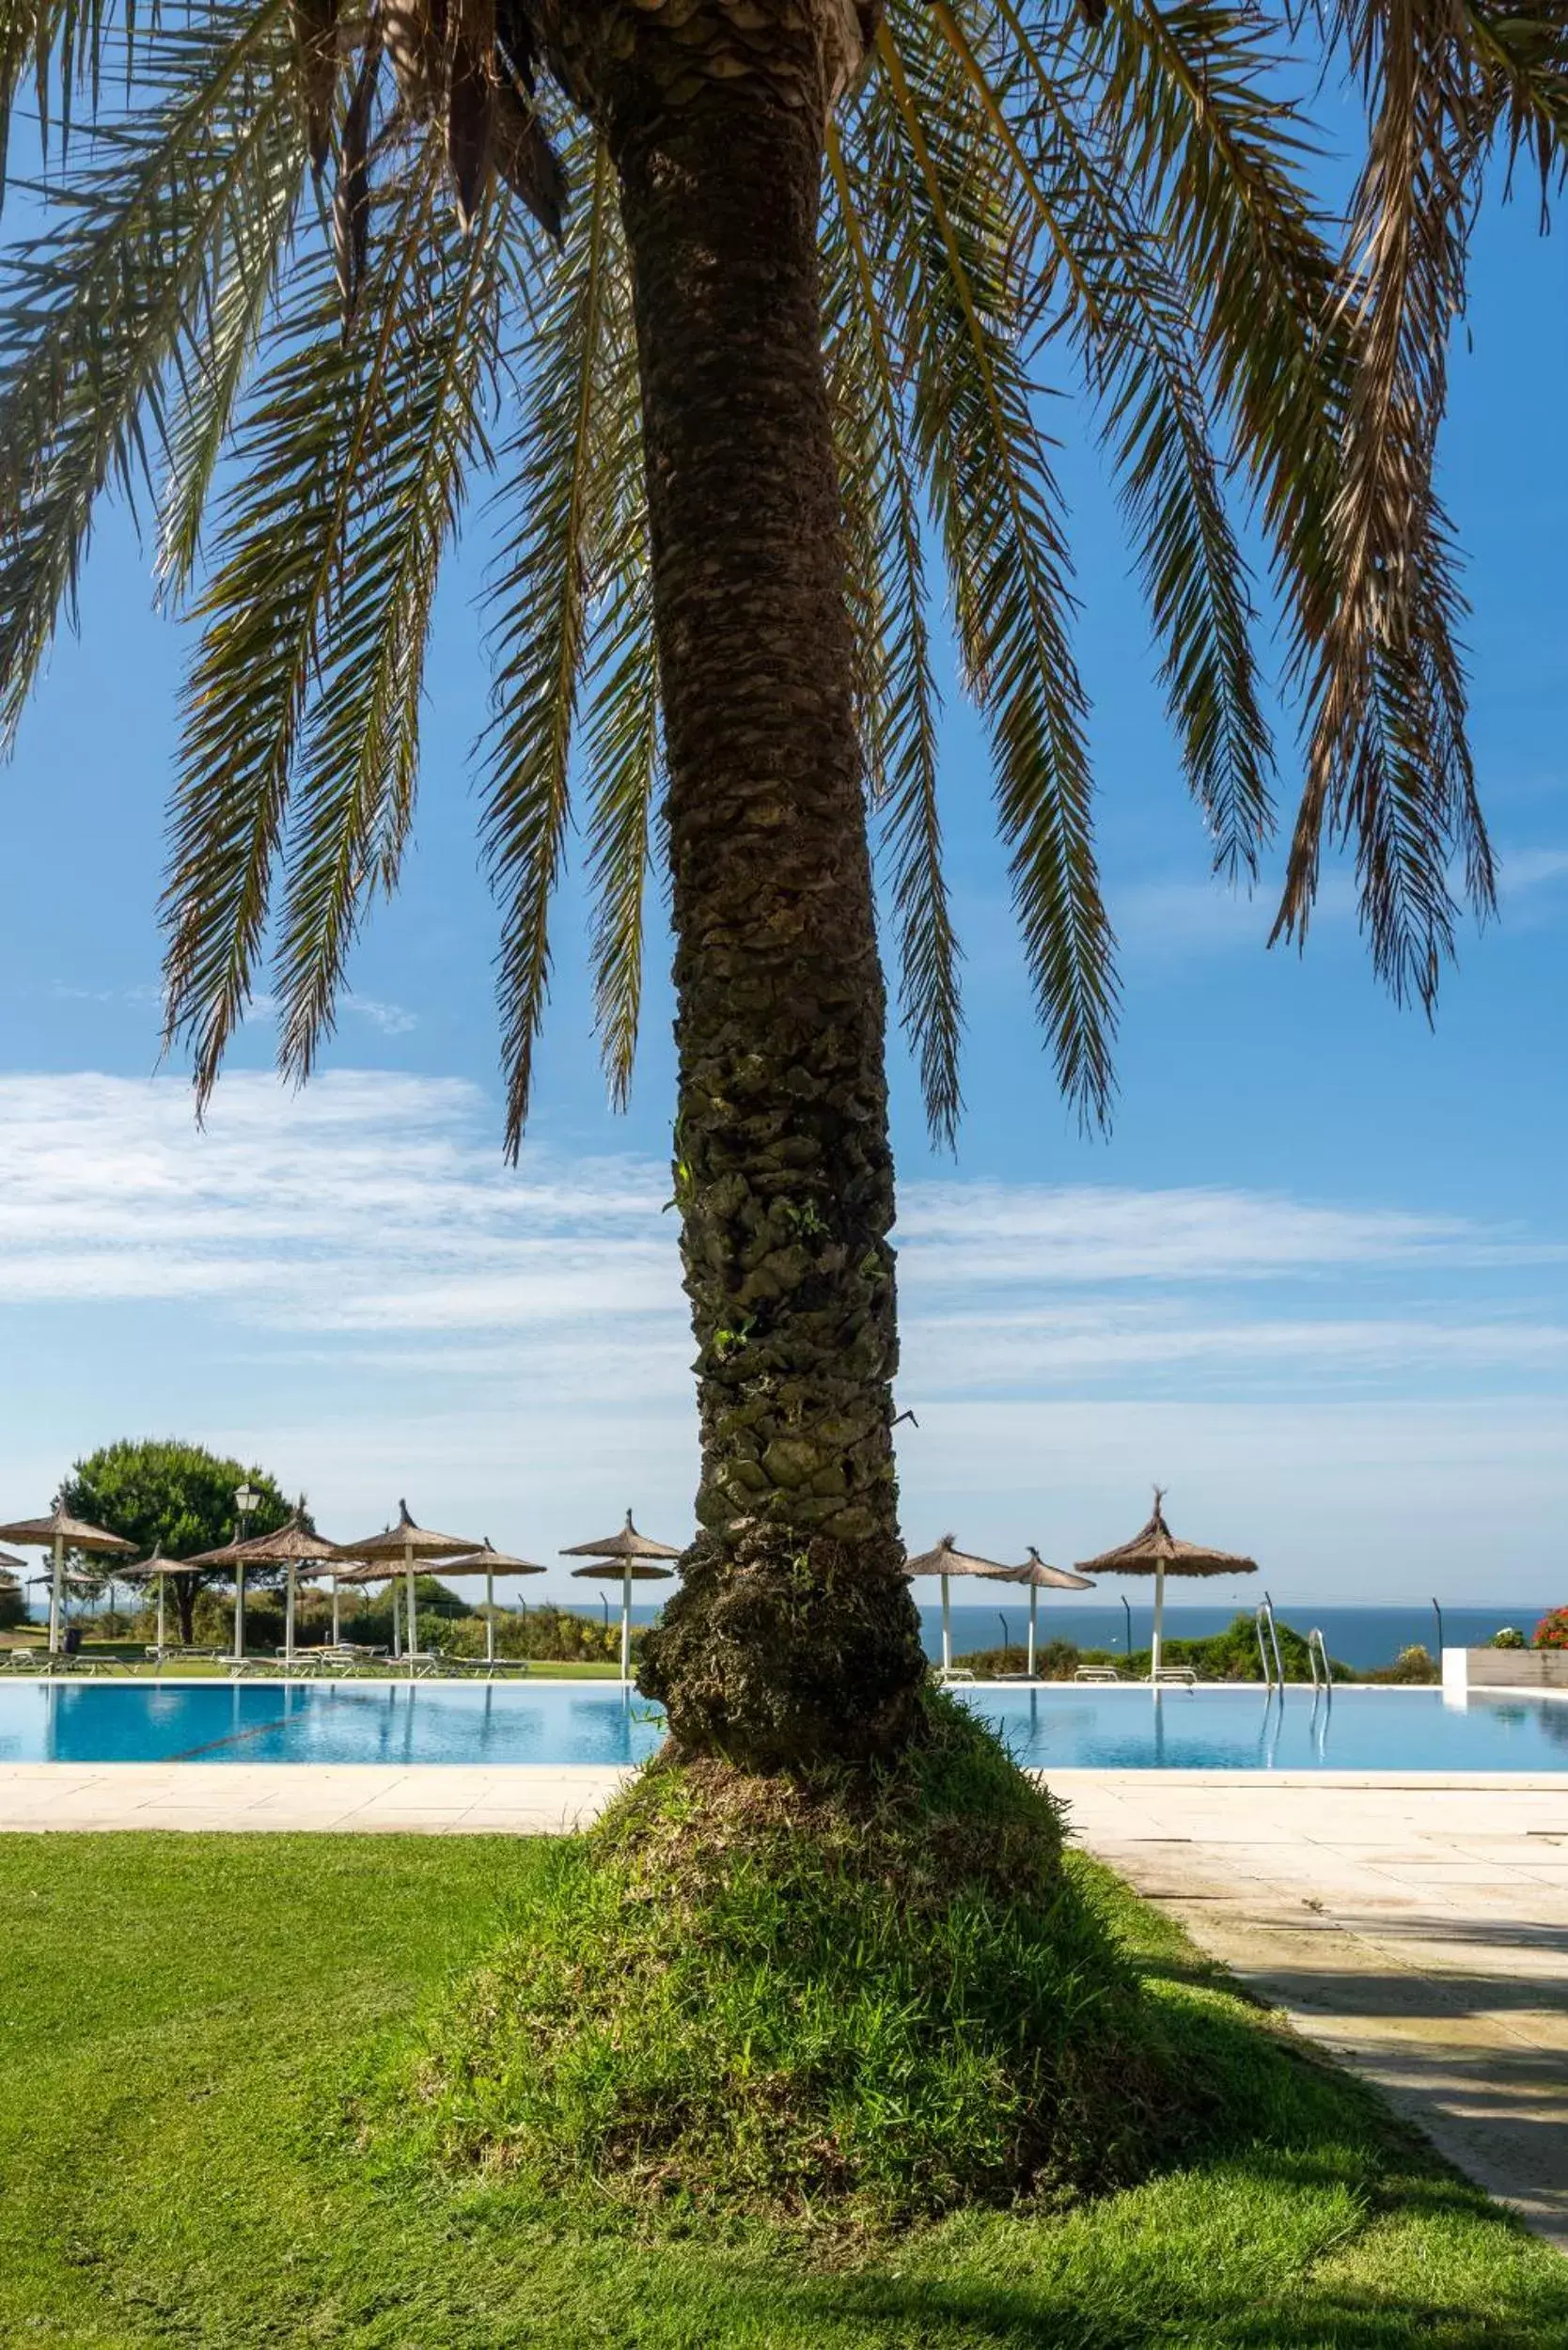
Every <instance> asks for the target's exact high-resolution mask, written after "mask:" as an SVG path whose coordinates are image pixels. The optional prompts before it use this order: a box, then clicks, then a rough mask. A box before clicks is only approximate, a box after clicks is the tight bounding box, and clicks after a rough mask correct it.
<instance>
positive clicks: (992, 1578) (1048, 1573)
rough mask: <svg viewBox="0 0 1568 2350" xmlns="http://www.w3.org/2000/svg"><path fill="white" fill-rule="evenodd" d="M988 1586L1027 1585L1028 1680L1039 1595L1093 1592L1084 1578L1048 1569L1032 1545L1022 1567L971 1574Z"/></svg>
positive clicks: (1061, 1569)
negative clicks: (1062, 1592)
mask: <svg viewBox="0 0 1568 2350" xmlns="http://www.w3.org/2000/svg"><path fill="white" fill-rule="evenodd" d="M974 1572H975V1573H976V1574H979V1575H982V1576H983V1577H984V1578H985V1580H986V1581H987V1582H988V1583H1027V1585H1028V1591H1029V1662H1028V1678H1029V1680H1031V1681H1032V1680H1033V1679H1034V1649H1035V1622H1036V1616H1037V1613H1038V1610H1039V1606H1040V1594H1041V1592H1042V1591H1091V1590H1093V1589H1094V1586H1093V1584H1092V1583H1091V1582H1090V1579H1089V1577H1088V1575H1074V1574H1072V1573H1070V1572H1069V1570H1068V1569H1067V1568H1066V1567H1048V1566H1047V1565H1046V1563H1045V1561H1044V1559H1043V1558H1042V1557H1041V1555H1040V1553H1039V1551H1038V1550H1036V1548H1035V1546H1034V1544H1033V1543H1030V1544H1029V1555H1028V1557H1027V1559H1025V1561H1024V1563H1023V1565H1022V1566H1021V1567H979V1568H976V1569H975V1570H974Z"/></svg>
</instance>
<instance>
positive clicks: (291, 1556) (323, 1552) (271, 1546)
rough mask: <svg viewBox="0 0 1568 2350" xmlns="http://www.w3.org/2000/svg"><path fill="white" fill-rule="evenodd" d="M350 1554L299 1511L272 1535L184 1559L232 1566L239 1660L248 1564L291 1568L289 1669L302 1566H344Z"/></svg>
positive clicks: (286, 1623) (286, 1625)
mask: <svg viewBox="0 0 1568 2350" xmlns="http://www.w3.org/2000/svg"><path fill="white" fill-rule="evenodd" d="M347 1555H348V1554H347V1553H345V1552H344V1551H343V1550H342V1549H340V1548H339V1546H338V1544H337V1543H329V1542H328V1541H327V1540H326V1539H325V1537H324V1536H323V1535H321V1534H314V1533H312V1532H311V1530H310V1528H308V1527H307V1526H306V1524H305V1522H304V1520H303V1519H302V1517H301V1516H300V1513H299V1512H298V1511H297V1510H296V1511H294V1512H293V1513H292V1515H291V1516H290V1517H289V1518H287V1519H286V1520H285V1522H284V1523H283V1525H281V1526H279V1527H277V1528H274V1531H273V1532H272V1533H271V1534H253V1535H251V1536H250V1537H249V1539H248V1540H247V1541H245V1542H243V1543H225V1544H224V1545H223V1547H222V1548H221V1549H220V1550H209V1551H205V1552H204V1553H203V1554H202V1556H201V1558H200V1559H186V1560H185V1561H183V1563H184V1564H185V1565H187V1566H203V1567H232V1568H233V1569H234V1571H235V1575H236V1586H235V1588H236V1591H237V1592H238V1594H239V1596H238V1597H237V1599H236V1602H235V1607H234V1654H235V1658H236V1661H238V1660H239V1659H240V1658H241V1657H243V1654H244V1637H243V1614H244V1595H243V1594H244V1573H245V1569H246V1568H247V1567H286V1568H287V1569H288V1586H287V1597H286V1598H285V1601H284V1607H283V1661H284V1669H285V1670H287V1669H288V1668H289V1667H290V1665H292V1663H293V1661H294V1605H295V1599H296V1595H297V1577H298V1575H299V1571H300V1569H301V1567H305V1568H306V1569H308V1570H311V1571H315V1570H318V1569H320V1568H321V1567H328V1566H331V1567H336V1566H339V1565H341V1563H342V1561H343V1559H344V1558H345V1557H346V1556H347Z"/></svg>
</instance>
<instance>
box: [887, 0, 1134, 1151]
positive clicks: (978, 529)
mask: <svg viewBox="0 0 1568 2350" xmlns="http://www.w3.org/2000/svg"><path fill="white" fill-rule="evenodd" d="M877 58H878V67H879V71H878V72H877V73H876V75H875V76H874V77H873V79H872V80H871V82H870V85H869V86H868V89H867V92H866V97H865V102H864V104H863V107H862V111H861V116H860V119H859V125H858V128H859V130H860V132H861V133H862V135H863V137H864V139H865V141H866V149H865V168H866V172H867V175H868V177H869V179H870V183H871V187H872V188H873V189H874V191H875V194H874V197H873V198H871V200H874V201H875V202H876V203H877V204H878V205H879V206H880V208H881V211H882V217H883V221H884V227H885V230H886V234H887V245H888V262H887V266H886V270H885V271H884V273H883V291H884V302H885V306H886V311H887V314H888V317H889V319H890V320H891V321H892V322H893V326H894V331H895V333H896V335H897V337H898V338H899V341H900V343H901V346H902V352H903V354H904V359H905V363H906V364H907V365H908V366H909V368H910V370H911V376H912V394H911V415H912V419H913V424H914V431H915V439H916V446H917V447H918V449H919V451H920V458H921V464H922V467H923V470H924V474H925V478H926V486H927V493H928V494H929V496H930V497H931V500H932V504H933V510H934V512H935V515H936V518H937V521H938V525H939V526H940V529H941V534H942V540H943V546H944V552H945V554H946V557H947V563H948V571H949V580H950V583H951V588H952V595H953V604H954V616H955V619H956V622H957V628H958V637H959V647H960V651H961V653H962V656H963V659H964V668H965V673H966V677H967V680H968V682H969V686H970V690H971V691H972V692H973V694H974V696H975V697H976V700H977V702H978V703H979V705H980V709H981V710H982V712H983V713H984V714H985V716H986V719H987V722H988V724H989V727H990V731H991V736H992V744H993V754H994V758H995V761H996V799H997V811H998V818H999V822H1000V824H1001V829H1002V833H1003V837H1004V839H1005V840H1006V842H1007V844H1008V846H1009V849H1010V851H1011V877H1012V886H1013V900H1014V905H1015V908H1016V911H1017V915H1018V919H1019V925H1020V929H1021V932H1022V935H1023V941H1024V949H1025V955H1026V958H1027V964H1028V968H1029V973H1030V977H1031V979H1032V981H1033V985H1034V992H1035V997H1036V1002H1037V1005H1038V1007H1039V1011H1040V1014H1041V1018H1042V1021H1043V1026H1044V1027H1045V1030H1046V1033H1047V1036H1048V1037H1049V1039H1050V1042H1051V1044H1052V1047H1053V1051H1054V1055H1055V1058H1056V1065H1057V1073H1058V1079H1059V1081H1060V1084H1061V1086H1062V1089H1063V1091H1064V1092H1065V1093H1066V1095H1067V1097H1068V1099H1069V1100H1070V1101H1072V1102H1074V1104H1075V1105H1077V1107H1078V1109H1079V1111H1080V1113H1081V1114H1082V1115H1084V1116H1085V1117H1086V1118H1091V1119H1103V1118H1104V1117H1105V1115H1106V1114H1107V1112H1108V1108H1109V1103H1110V1095H1111V1071H1110V1040H1111V1035H1112V1032H1113V1030H1114V1026H1115V1011H1116V982H1115V977H1114V972H1113V969H1112V952H1113V942H1112V938H1111V932H1110V925H1109V923H1108V921H1107V919H1106V917H1105V907H1104V903H1103V901H1102V899H1101V895H1100V886H1099V875H1098V871H1097V868H1096V863H1095V856H1094V841H1093V823H1092V817H1091V812H1090V799H1091V786H1090V771H1089V761H1088V754H1087V749H1086V745H1085V740H1084V695H1083V688H1082V684H1081V682H1080V680H1079V678H1078V673H1077V669H1076V666H1075V665H1074V660H1073V655H1072V651H1071V647H1070V643H1069V636H1068V624H1069V623H1068V616H1069V613H1070V611H1071V609H1072V602H1073V599H1072V591H1071V586H1070V574H1069V565H1068V557H1067V553H1066V546H1065V541H1064V537H1063V530H1062V521H1061V504H1060V498H1059V494H1058V489H1057V485H1056V481H1055V478H1054V476H1053V473H1052V470H1051V466H1050V463H1049V461H1048V458H1047V455H1046V449H1045V445H1044V440H1043V435H1042V433H1041V431H1040V429H1039V426H1038V424H1037V422H1036V418H1035V400H1036V397H1037V394H1036V387H1035V386H1034V385H1033V384H1031V382H1030V381H1029V378H1028V375H1027V370H1026V368H1025V367H1024V365H1023V363H1022V359H1021V355H1020V352H1019V347H1018V340H1017V331H1018V325H1019V321H1020V319H1021V317H1022V315H1023V312H1024V309H1025V306H1026V305H1025V299H1024V290H1023V289H1022V287H1021V286H1020V285H1019V283H1018V281H1017V274H1016V271H1015V269H1014V267H1013V262H1014V258H1015V257H1016V255H1017V253H1018V252H1019V250H1020V245H1021V242H1022V236H1021V230H1020V227H1019V223H1018V221H1017V219H1016V217H1015V216H1014V214H1013V212H1012V211H1011V210H1010V208H1009V204H1008V196H1007V190H1008V183H1007V181H1006V180H1005V177H1004V176H1002V175H996V174H992V173H988V172H986V171H985V170H984V169H983V168H979V167H977V166H978V164H980V163H982V162H983V158H984V157H985V155H986V153H987V141H986V137H985V125H984V122H983V119H981V120H980V121H977V119H976V116H975V110H974V101H973V96H972V93H971V92H970V91H969V89H968V86H967V85H966V83H965V81H964V76H963V74H962V72H961V71H960V70H959V68H958V65H957V62H956V60H955V59H954V57H953V55H952V53H951V51H950V50H949V48H948V46H947V44H946V43H945V42H944V41H943V40H942V39H941V36H940V34H939V32H938V31H937V30H936V29H935V28H934V27H933V25H932V24H931V23H930V22H929V20H928V19H927V18H926V17H925V15H924V13H923V12H922V11H920V10H918V9H917V8H913V7H908V6H905V7H900V8H897V9H896V10H895V12H894V13H893V14H892V15H891V16H889V17H888V18H887V19H886V21H885V23H884V24H883V26H882V28H881V30H880V32H879V34H878V36H877ZM857 200H860V199H858V198H857Z"/></svg>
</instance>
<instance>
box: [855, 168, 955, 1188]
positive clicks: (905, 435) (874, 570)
mask: <svg viewBox="0 0 1568 2350" xmlns="http://www.w3.org/2000/svg"><path fill="white" fill-rule="evenodd" d="M828 164H829V169H830V172H831V175H832V180H833V193H834V197H835V201H834V202H833V203H832V205H831V206H830V207H829V210H828V213H827V217H826V221H825V224H824V232H823V255H824V261H825V264H826V271H827V292H828V305H829V316H830V318H831V319H832V321H833V326H832V329H831V332H830V338H829V357H830V369H831V375H832V379H833V381H834V384H835V386H836V389H837V392H838V401H839V410H840V413H842V414H844V415H847V416H848V417H849V418H850V419H851V429H850V430H849V431H848V432H847V433H846V435H845V438H844V457H845V462H846V468H849V467H853V473H852V474H851V475H850V477H849V482H848V487H847V491H846V496H847V500H848V502H849V504H850V508H851V524H852V526H851V529H850V533H849V537H850V543H851V546H852V548H854V549H858V550H860V553H859V556H858V566H857V568H858V571H859V572H860V575H861V577H862V580H863V583H864V584H863V585H862V587H861V588H860V590H859V593H858V594H857V596H856V597H855V599H854V601H855V609H856V613H857V618H858V619H859V622H860V627H859V635H860V636H861V639H862V642H863V647H864V650H863V653H862V660H861V668H862V673H863V676H864V678H865V681H866V685H865V691H864V697H863V698H864V701H865V705H866V709H865V715H864V718H863V731H864V733H865V735H866V740H867V751H868V766H869V769H870V776H871V780H872V784H873V797H874V800H875V802H876V804H877V806H878V809H879V812H880V815H881V820H882V822H881V831H882V838H883V840H884V841H885V843H886V851H887V861H888V866H889V873H888V885H889V889H890V893H891V899H892V907H893V918H894V924H895V932H896V937H897V943H898V956H899V1005H900V1011H901V1014H902V1021H903V1026H904V1029H905V1032H906V1033H907V1035H908V1037H909V1040H910V1043H911V1046H912V1047H913V1049H914V1052H915V1055H916V1058H917V1064H918V1067H919V1072H920V1086H921V1093H922V1096H923V1098H924V1102H925V1107H926V1118H927V1122H928V1124H929V1125H930V1127H931V1131H932V1135H933V1139H935V1140H936V1141H938V1142H942V1143H947V1144H949V1145H950V1144H951V1143H952V1141H953V1138H954V1136H955V1134H956V1131H957V1125H958V1119H959V1113H960V1111H961V1109H962V1106H963V1096H962V1092H961V1089H960V1081H959V1046H960V1041H961V1037H962V1033H963V1004H962V996H961V990H960V981H959V960H960V950H959V946H958V940H957V937H956V934H955V932H954V929H953V922H952V915H951V910H950V906H949V896H948V886H947V881H946V878H945V876H944V873H943V867H942V824H941V817H940V812H939V808H938V804H937V727H938V720H939V714H940V697H939V694H938V691H937V685H936V680H935V673H934V663H933V651H932V642H931V629H930V624H929V619H928V611H927V587H926V569H925V552H924V546H923V543H922V541H923V533H924V527H925V514H924V509H923V501H922V497H921V493H920V487H919V482H918V478H917V472H918V462H917V454H916V451H915V449H914V447H913V446H912V428H911V422H910V418H909V415H908V410H907V403H906V401H905V399H904V397H903V393H902V385H901V381H900V368H899V366H898V363H897V361H896V358H895V355H894V352H893V351H892V349H891V348H890V346H889V342H888V337H887V332H886V325H885V322H884V319H883V314H882V305H881V301H880V296H879V292H878V288H877V283H876V273H875V271H874V269H873V266H872V263H871V258H870V252H869V249H868V245H867V241H866V234H865V225H864V223H863V222H862V220H861V219H860V217H859V215H858V213H857V212H856V210H855V194H854V189H853V186H852V183H851V180H850V174H849V166H848V164H847V163H846V161H845V157H844V152H843V149H842V147H841V145H840V143H839V138H838V135H837V133H836V132H833V131H831V130H830V132H829V137H828Z"/></svg>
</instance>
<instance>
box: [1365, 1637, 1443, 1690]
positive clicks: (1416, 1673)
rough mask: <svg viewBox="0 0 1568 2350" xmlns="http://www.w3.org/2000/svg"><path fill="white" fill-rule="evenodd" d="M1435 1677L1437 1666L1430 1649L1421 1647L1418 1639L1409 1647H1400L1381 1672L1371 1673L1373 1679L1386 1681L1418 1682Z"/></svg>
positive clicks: (1433, 1679) (1436, 1675)
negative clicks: (1391, 1661)
mask: <svg viewBox="0 0 1568 2350" xmlns="http://www.w3.org/2000/svg"><path fill="white" fill-rule="evenodd" d="M1437 1678H1438V1672H1437V1666H1436V1662H1435V1659H1434V1657H1433V1653H1432V1651H1431V1650H1430V1649H1429V1648H1426V1647H1423V1646H1422V1644H1421V1642H1420V1641H1419V1640H1418V1641H1416V1642H1415V1643H1414V1644H1413V1645H1412V1646H1411V1647H1409V1648H1402V1649H1401V1651H1400V1653H1399V1654H1398V1655H1397V1656H1396V1657H1395V1659H1394V1661H1393V1663H1392V1664H1391V1665H1389V1666H1388V1667H1386V1668H1385V1669H1384V1670H1383V1671H1382V1672H1378V1673H1373V1675H1372V1679H1373V1680H1374V1681H1388V1682H1405V1681H1408V1682H1418V1683H1419V1682H1426V1681H1435V1680H1436V1679H1437Z"/></svg>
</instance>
